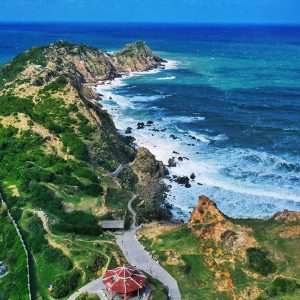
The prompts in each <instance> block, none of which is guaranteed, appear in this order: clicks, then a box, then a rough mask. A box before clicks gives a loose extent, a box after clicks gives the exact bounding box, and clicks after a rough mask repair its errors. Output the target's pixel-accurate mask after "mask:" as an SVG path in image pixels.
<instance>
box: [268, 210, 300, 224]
mask: <svg viewBox="0 0 300 300" xmlns="http://www.w3.org/2000/svg"><path fill="white" fill-rule="evenodd" d="M272 219H273V220H275V221H279V222H284V223H292V222H299V221H300V212H295V211H288V210H284V211H283V212H278V213H276V214H275V215H274V216H273V218H272Z"/></svg>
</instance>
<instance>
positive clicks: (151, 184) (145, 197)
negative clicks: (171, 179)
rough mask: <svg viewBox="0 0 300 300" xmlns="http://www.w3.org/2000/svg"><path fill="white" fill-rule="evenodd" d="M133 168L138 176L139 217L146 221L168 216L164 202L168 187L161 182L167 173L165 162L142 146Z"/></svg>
mask: <svg viewBox="0 0 300 300" xmlns="http://www.w3.org/2000/svg"><path fill="white" fill-rule="evenodd" d="M132 170H133V172H134V173H135V174H136V176H137V178H138V185H137V192H138V194H139V198H140V199H139V211H140V215H139V217H140V218H143V219H144V221H145V220H146V221H148V220H152V219H157V218H158V219H160V218H164V217H167V216H168V212H167V209H166V207H165V206H164V203H163V199H164V193H165V189H166V187H165V185H164V184H163V183H161V178H162V177H163V176H164V175H165V168H164V165H163V163H162V162H159V161H157V160H156V159H155V157H154V155H153V154H152V153H151V152H150V151H149V150H148V149H146V148H140V149H138V151H137V155H136V158H135V160H134V161H133V163H132Z"/></svg>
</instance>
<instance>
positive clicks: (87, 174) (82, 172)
mask: <svg viewBox="0 0 300 300" xmlns="http://www.w3.org/2000/svg"><path fill="white" fill-rule="evenodd" d="M74 175H75V176H77V177H82V178H87V179H89V180H91V181H92V182H94V183H96V182H98V181H99V180H98V177H97V175H96V174H95V173H94V172H93V171H91V170H89V169H88V168H84V167H78V168H76V170H75V171H74Z"/></svg>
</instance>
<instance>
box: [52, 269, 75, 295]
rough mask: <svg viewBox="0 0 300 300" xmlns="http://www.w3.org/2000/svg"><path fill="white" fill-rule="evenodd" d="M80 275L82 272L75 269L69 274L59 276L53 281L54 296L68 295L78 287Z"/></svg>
mask: <svg viewBox="0 0 300 300" xmlns="http://www.w3.org/2000/svg"><path fill="white" fill-rule="evenodd" d="M80 275H81V274H80V272H79V271H78V270H75V271H72V272H70V273H68V274H64V275H60V276H57V277H56V279H55V280H54V282H53V288H54V291H53V294H52V295H53V297H54V298H58V299H60V298H63V297H66V296H67V295H68V294H69V293H70V292H71V291H73V290H74V289H75V288H76V287H77V284H78V280H79V278H80Z"/></svg>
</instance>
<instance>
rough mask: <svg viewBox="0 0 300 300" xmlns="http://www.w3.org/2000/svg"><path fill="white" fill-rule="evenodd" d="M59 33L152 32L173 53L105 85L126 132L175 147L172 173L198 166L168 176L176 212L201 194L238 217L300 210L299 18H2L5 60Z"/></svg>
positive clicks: (98, 40)
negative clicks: (252, 22) (291, 22)
mask: <svg viewBox="0 0 300 300" xmlns="http://www.w3.org/2000/svg"><path fill="white" fill-rule="evenodd" d="M58 39H65V40H68V41H71V42H76V43H86V44H89V45H93V46H97V47H99V48H102V49H105V50H108V51H113V50H115V49H118V48H120V47H121V46H122V45H124V44H125V43H128V42H131V41H134V40H137V39H143V40H145V41H146V42H147V43H148V44H149V45H150V47H151V48H152V49H154V50H155V51H156V52H158V53H159V54H160V55H161V56H162V57H163V58H166V59H167V60H168V61H169V62H170V63H169V64H168V65H167V67H166V69H165V70H161V71H159V72H150V73H143V74H139V75H136V76H131V77H129V78H127V79H124V80H122V81H117V82H114V83H113V86H111V87H108V86H107V87H106V88H105V90H103V88H102V89H101V92H102V94H104V95H105V99H104V101H103V102H104V105H105V107H106V108H107V109H108V110H109V111H110V112H111V114H112V115H113V116H114V119H115V122H116V124H117V127H118V128H119V129H120V131H121V132H122V131H124V130H125V129H126V127H128V126H130V127H132V128H133V136H134V137H135V138H136V142H137V144H138V145H144V146H146V147H148V148H150V150H151V151H152V152H153V153H154V154H155V155H156V156H157V158H158V159H161V160H163V161H164V163H166V164H167V162H168V159H169V158H170V157H173V156H174V157H175V159H176V160H177V167H176V168H171V169H170V175H171V176H172V175H186V176H190V175H191V174H192V173H194V174H195V175H196V178H195V180H194V182H191V185H192V186H191V188H185V187H183V186H180V185H178V184H176V183H174V182H170V181H167V184H168V185H170V186H171V189H170V191H169V195H168V201H169V202H170V203H172V204H173V205H174V213H175V214H176V215H177V216H179V217H183V218H187V217H188V214H189V212H190V211H191V209H192V208H193V207H194V205H195V203H196V201H197V197H198V196H199V195H201V194H205V195H208V196H210V197H212V199H213V200H215V202H216V203H217V204H218V206H219V207H220V208H221V209H222V211H223V212H225V213H226V214H228V215H230V216H234V217H248V216H252V217H269V216H271V215H272V214H273V213H275V212H276V211H279V210H283V209H285V208H286V209H293V210H300V28H299V27H234V26H217V27H216V26H194V25H186V26H182V25H181V26H176V25H172V26H171V25H168V26H167V25H139V26H136V25H130V24H128V25H110V24H106V25H100V24H98V25H88V24H85V25H82V24H81V25H79V24H77V25H76V24H73V25H71V24H69V25H68V24H52V25H50V24H48V25H47V24H44V25H5V24H2V25H0V41H1V43H0V45H1V46H0V61H1V62H4V61H7V60H9V59H10V58H12V57H13V56H14V55H16V54H17V53H18V52H21V51H23V50H25V49H27V48H29V47H31V46H34V45H40V44H46V43H48V42H51V41H54V40H58ZM110 96H111V97H112V99H109V97H110ZM148 120H152V121H154V125H153V126H151V127H147V128H146V129H143V130H137V129H136V123H137V122H139V121H144V122H147V121H148ZM154 128H155V129H158V130H160V131H156V130H155V131H153V129H154ZM161 130H163V131H161ZM171 134H174V135H175V136H176V137H177V138H176V139H172V138H170V135H171ZM195 138H196V139H195ZM174 151H175V153H173V152H174ZM177 153H179V154H177ZM179 156H182V157H186V158H188V160H187V159H184V160H183V161H179V160H178V157H179Z"/></svg>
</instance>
